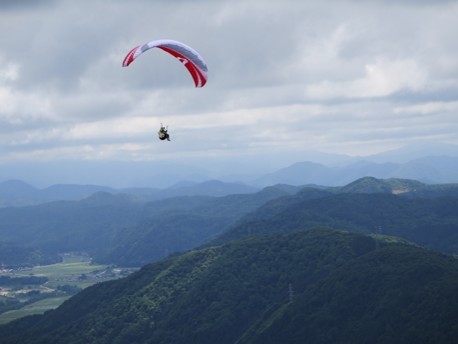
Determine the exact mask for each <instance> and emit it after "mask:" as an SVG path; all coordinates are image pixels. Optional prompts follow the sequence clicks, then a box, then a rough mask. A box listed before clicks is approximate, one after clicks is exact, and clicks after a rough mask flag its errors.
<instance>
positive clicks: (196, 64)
mask: <svg viewBox="0 0 458 344" xmlns="http://www.w3.org/2000/svg"><path fill="white" fill-rule="evenodd" d="M152 48H159V49H162V50H164V51H166V52H168V53H169V54H170V55H172V56H174V57H176V58H177V59H178V60H179V61H180V62H181V63H183V65H184V66H185V67H186V68H187V69H188V71H189V73H190V74H191V76H192V78H193V80H194V84H195V86H196V87H203V86H204V85H205V84H206V83H207V79H208V76H207V72H208V68H207V64H206V63H205V61H204V59H203V58H202V56H201V55H200V54H199V53H198V52H197V51H195V50H194V49H193V48H191V47H189V46H187V45H186V44H184V43H181V42H178V41H173V40H169V39H161V40H156V41H151V42H148V43H145V44H143V45H139V46H137V47H135V48H133V49H132V50H131V51H129V53H128V54H127V55H126V57H125V58H124V60H123V62H122V66H123V67H127V66H129V65H130V64H131V63H132V62H133V61H134V60H135V59H136V58H137V57H139V56H140V55H141V54H143V53H144V52H145V51H147V50H149V49H152Z"/></svg>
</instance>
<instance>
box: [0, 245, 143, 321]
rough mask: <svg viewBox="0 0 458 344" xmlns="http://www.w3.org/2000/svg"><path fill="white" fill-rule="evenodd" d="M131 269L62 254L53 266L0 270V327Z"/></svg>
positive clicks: (52, 307)
mask: <svg viewBox="0 0 458 344" xmlns="http://www.w3.org/2000/svg"><path fill="white" fill-rule="evenodd" d="M135 270H136V269H124V268H115V267H112V266H108V265H99V264H93V263H92V260H91V258H90V257H89V256H87V255H85V254H81V253H66V254H63V255H62V262H61V263H57V264H52V265H43V266H36V267H33V268H26V269H18V270H5V269H4V270H0V324H5V323H7V322H10V321H11V320H14V319H18V318H21V317H23V316H27V315H32V314H41V313H44V312H45V311H47V310H50V309H54V308H56V307H58V306H59V305H60V304H61V303H62V302H64V301H65V300H66V299H68V298H70V297H71V296H72V295H74V294H76V293H78V292H79V291H80V290H82V289H84V288H87V287H89V286H91V285H93V284H96V283H99V282H103V281H108V280H112V279H116V278H120V277H124V276H127V275H128V274H129V273H131V272H133V271H135Z"/></svg>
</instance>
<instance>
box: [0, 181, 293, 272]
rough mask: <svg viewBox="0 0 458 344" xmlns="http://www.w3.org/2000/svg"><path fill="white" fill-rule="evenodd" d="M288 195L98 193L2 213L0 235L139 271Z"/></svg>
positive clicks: (277, 191)
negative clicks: (144, 197)
mask: <svg viewBox="0 0 458 344" xmlns="http://www.w3.org/2000/svg"><path fill="white" fill-rule="evenodd" d="M287 194H288V192H287V191H284V190H283V189H282V188H275V187H268V188H265V189H263V190H261V191H259V192H256V193H248V194H234V195H227V196H221V197H212V196H181V197H175V198H168V199H164V200H161V201H154V202H147V203H144V202H138V201H137V200H136V199H135V198H132V197H129V196H128V195H125V194H118V195H113V194H111V193H108V192H98V193H95V194H93V195H92V196H91V197H88V198H86V199H83V200H80V201H56V202H51V203H46V204H40V205H35V206H27V207H7V208H0V236H1V238H2V240H5V241H10V242H15V243H16V244H18V245H19V244H27V245H29V246H33V247H35V248H37V249H40V250H44V251H45V252H48V253H54V254H55V253H58V252H67V251H86V252H88V253H89V254H90V255H91V256H93V257H94V258H95V259H97V260H99V261H103V262H107V263H110V264H112V263H115V264H119V265H123V266H140V265H144V264H147V263H150V262H151V261H155V260H158V259H161V258H163V257H165V256H167V255H168V254H170V253H173V252H179V251H184V250H188V249H191V248H194V247H196V246H197V245H199V244H202V243H203V242H205V241H208V240H210V239H211V238H213V237H214V236H216V235H218V234H219V233H221V232H222V231H223V230H224V229H225V228H226V227H227V226H228V225H230V224H231V223H232V222H234V221H235V220H237V219H238V218H239V217H240V216H242V215H244V214H246V213H248V212H250V211H252V210H254V209H256V208H258V207H259V206H261V205H262V204H264V203H265V202H267V201H269V200H271V199H274V198H277V197H280V196H284V195H287Z"/></svg>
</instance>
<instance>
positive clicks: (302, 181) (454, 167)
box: [253, 156, 458, 187]
mask: <svg viewBox="0 0 458 344" xmlns="http://www.w3.org/2000/svg"><path fill="white" fill-rule="evenodd" d="M367 176H370V177H375V178H381V179H387V178H405V179H414V180H418V181H421V182H424V183H429V184H440V183H458V157H452V156H435V157H425V158H421V159H416V160H412V161H409V162H406V163H376V162H371V161H367V160H360V161H357V162H353V163H351V164H348V165H343V166H337V167H329V166H325V165H322V164H317V163H312V162H300V163H296V164H293V165H291V166H289V167H286V168H283V169H280V170H278V171H276V172H273V173H270V174H266V175H264V176H263V177H260V178H258V179H256V180H255V181H254V183H253V184H254V185H257V186H260V187H262V186H267V185H274V184H279V183H283V184H290V185H307V184H318V185H327V186H339V185H345V184H348V183H350V182H352V181H353V180H355V179H358V178H362V177H367Z"/></svg>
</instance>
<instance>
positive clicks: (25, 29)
mask: <svg viewBox="0 0 458 344" xmlns="http://www.w3.org/2000/svg"><path fill="white" fill-rule="evenodd" d="M456 18H458V1H444V0H442V1H441V0H436V1H426V0H424V1H421V0H419V1H414V0H400V1H395V0H391V1H387V0H368V1H363V0H329V1H322V0H297V1H296V0H278V1H277V0H269V1H264V0H259V1H258V0H230V1H229V0H227V1H226V0H220V1H214V0H189V1H187V0H180V1H178V0H175V1H170V0H154V1H152V0H144V1H142V0H133V1H122V0H112V1H108V0H106V1H104V0H99V1H89V0H88V1H85V0H81V1H70V0H41V1H40V0H34V1H32V0H21V1H16V0H1V1H0V30H1V32H2V34H1V35H0V163H3V162H6V161H8V162H9V163H11V162H12V161H18V162H20V161H59V160H65V159H73V160H91V161H95V160H104V161H106V160H122V161H152V160H161V161H164V160H174V161H180V160H183V159H193V158H195V159H209V160H211V159H212V158H214V157H218V158H219V159H221V158H225V157H227V158H228V159H229V158H234V157H250V158H252V159H253V161H255V159H256V157H257V156H261V155H262V156H264V157H265V156H270V157H271V158H272V159H276V157H278V156H283V157H284V156H294V155H295V154H296V156H299V155H300V153H301V152H304V151H321V152H328V153H338V154H347V155H368V154H373V153H377V152H381V151H385V150H389V149H394V148H397V147H400V146H403V145H407V144H415V143H417V142H425V141H434V142H446V143H453V144H458V44H456V34H457V32H458V21H457V20H456ZM165 38H168V39H174V40H178V41H181V42H184V43H186V44H188V45H190V46H192V47H193V48H194V49H196V50H197V51H199V53H200V54H201V55H202V56H203V57H204V59H205V60H206V62H207V65H208V68H209V81H208V83H207V85H206V86H205V87H204V88H201V89H199V88H194V85H193V82H192V79H191V77H190V75H189V74H188V73H187V71H186V69H185V68H183V66H182V65H181V64H180V63H179V62H178V61H177V60H175V59H174V58H172V57H171V56H170V55H168V54H166V53H164V52H163V51H161V50H158V49H153V50H150V51H148V52H147V53H145V54H144V55H143V56H141V57H140V58H139V59H138V60H136V61H135V62H134V63H133V64H131V65H130V66H129V67H127V68H123V67H121V63H122V60H123V58H124V56H125V55H126V54H127V52H128V51H129V50H130V49H132V48H133V47H135V46H137V45H139V44H142V43H146V42H148V41H151V40H156V39H165ZM160 123H164V124H167V125H168V126H169V129H170V133H171V138H172V141H171V142H162V141H159V140H158V139H157V134H156V133H157V130H158V128H159V125H160Z"/></svg>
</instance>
